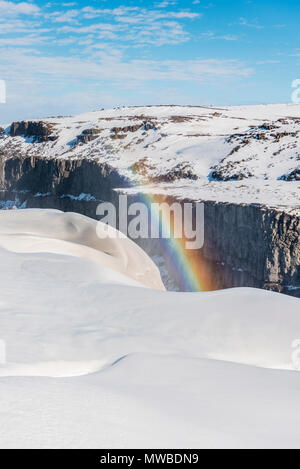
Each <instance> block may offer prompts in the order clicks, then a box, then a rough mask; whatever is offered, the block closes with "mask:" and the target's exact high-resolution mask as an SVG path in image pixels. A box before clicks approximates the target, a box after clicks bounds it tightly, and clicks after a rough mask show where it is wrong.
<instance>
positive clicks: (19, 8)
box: [0, 0, 40, 18]
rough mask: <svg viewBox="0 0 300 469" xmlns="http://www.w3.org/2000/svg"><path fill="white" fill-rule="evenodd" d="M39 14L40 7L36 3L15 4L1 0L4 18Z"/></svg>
mask: <svg viewBox="0 0 300 469" xmlns="http://www.w3.org/2000/svg"><path fill="white" fill-rule="evenodd" d="M39 12H40V9H39V7H38V6H36V5H35V4H34V3H29V2H21V3H14V2H6V1H2V0H0V15H1V17H2V18H4V17H8V16H17V15H36V14H37V13H39Z"/></svg>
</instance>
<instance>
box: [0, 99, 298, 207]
mask: <svg viewBox="0 0 300 469" xmlns="http://www.w3.org/2000/svg"><path fill="white" fill-rule="evenodd" d="M2 128H3V131H4V132H3V133H2V136H1V139H0V153H1V158H2V160H3V159H10V158H12V157H14V158H15V157H22V158H24V157H31V158H32V157H43V158H46V159H55V158H58V159H65V160H66V159H67V160H70V159H85V160H95V161H97V162H101V163H102V164H103V163H106V164H108V165H109V166H110V167H112V168H114V169H116V171H117V172H118V174H120V175H121V176H123V177H126V178H128V181H129V183H130V184H132V185H134V186H137V185H141V186H142V188H140V189H139V190H143V191H144V190H147V191H152V192H153V191H154V192H162V193H168V194H174V193H175V194H176V196H178V197H183V198H184V197H185V198H186V197H188V198H191V199H193V200H211V201H217V202H231V203H239V204H240V203H247V204H249V203H256V204H264V205H267V206H272V207H279V208H280V209H283V210H292V211H293V213H295V211H296V213H298V212H299V206H300V203H299V189H300V183H299V181H300V163H299V161H300V156H299V155H300V142H299V136H300V105H299V104H283V105H260V106H240V107H222V108H217V107H205V106H197V107H193V106H145V107H122V108H116V109H112V110H100V111H95V112H90V113H86V114H81V115H78V116H75V117H57V118H48V119H42V120H41V119H36V120H31V121H25V122H24V121H22V122H14V123H13V124H11V125H3V126H2ZM145 186H147V188H145ZM132 190H134V191H136V187H135V188H134V189H132ZM46 192H47V190H45V193H46ZM73 195H79V194H73Z"/></svg>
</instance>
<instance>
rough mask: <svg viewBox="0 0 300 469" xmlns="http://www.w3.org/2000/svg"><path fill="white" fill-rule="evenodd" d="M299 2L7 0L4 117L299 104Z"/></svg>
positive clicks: (1, 28)
mask: <svg viewBox="0 0 300 469" xmlns="http://www.w3.org/2000/svg"><path fill="white" fill-rule="evenodd" d="M299 17H300V2H299V0H286V1H282V0H272V1H269V0H265V1H264V2H261V1H257V0H252V1H251V0H234V1H224V0H189V1H187V0H169V1H168V0H158V1H141V0H129V1H122V0H118V1H117V0H87V1H81V0H79V1H74V2H73V1H72V0H66V1H65V3H64V2H55V1H54V2H52V1H50V2H48V1H39V0H33V1H23V2H19V1H2V0H0V80H5V82H6V87H7V100H6V104H0V122H2V123H9V122H11V121H12V120H17V119H23V118H33V117H46V116H56V115H71V114H76V113H80V112H85V111H90V110H95V109H100V108H111V107H116V106H124V105H147V104H189V105H245V104H247V105H249V104H261V103H279V102H280V103H286V102H290V101H291V94H292V91H293V89H292V88H291V84H292V82H293V81H294V80H296V79H300V42H299V36H300V29H299Z"/></svg>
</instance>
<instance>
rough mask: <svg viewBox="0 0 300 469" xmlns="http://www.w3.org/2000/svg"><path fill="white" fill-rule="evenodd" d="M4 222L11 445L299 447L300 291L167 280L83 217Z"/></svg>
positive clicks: (0, 215) (2, 441) (11, 215)
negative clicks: (203, 289)
mask: <svg viewBox="0 0 300 469" xmlns="http://www.w3.org/2000/svg"><path fill="white" fill-rule="evenodd" d="M0 227H1V228H0V247H1V251H0V255H1V263H0V285H1V298H0V325H1V327H0V330H1V335H0V339H1V340H2V341H3V343H5V344H6V354H7V363H3V364H1V365H0V376H1V378H0V384H1V386H0V418H1V422H2V425H1V429H0V446H1V447H5V448H7V447H26V448H28V447H41V448H45V447H52V448H53V447H65V448H70V447H82V448H85V447H95V448H97V447H98V448H99V447H104V448H105V447H111V448H114V447H124V448H126V447H137V446H138V447H160V448H162V447H189V448H191V447H209V448H211V447H227V448H228V447H236V448H238V447H297V446H298V445H299V442H298V437H297V435H298V428H299V415H300V401H299V392H300V374H299V373H298V371H297V370H298V365H299V359H298V350H297V347H298V345H297V344H298V342H297V339H299V338H300V315H299V299H296V298H291V297H287V296H284V295H280V294H276V293H271V292H266V291H261V290H255V289H235V290H227V291H219V292H209V293H172V292H165V291H160V289H161V283H160V278H159V274H158V272H157V270H156V268H155V267H154V266H153V264H152V262H151V261H150V260H149V259H147V256H146V255H144V254H142V253H141V251H140V249H138V248H136V246H135V245H133V244H131V243H129V242H127V241H126V243H125V244H123V245H122V244H121V245H115V244H114V242H113V244H109V245H108V246H109V248H108V251H109V252H108V251H107V249H106V248H107V247H106V246H105V248H104V247H103V246H102V247H100V245H98V244H97V243H98V242H99V241H97V240H96V238H95V237H94V234H93V230H94V228H95V226H94V224H91V221H90V220H89V219H87V218H86V217H82V216H78V215H77V216H76V215H69V214H66V215H64V214H62V213H60V212H57V211H39V210H24V211H12V212H0ZM117 241H118V242H119V241H120V240H117ZM121 241H122V240H121ZM122 242H123V241H122ZM91 252H92V254H91ZM97 253H98V254H97ZM104 254H105V255H104ZM121 254H122V255H121ZM125 254H126V259H127V260H126V262H125V261H124V256H125ZM94 256H95V257H94ZM110 256H111V257H113V258H114V259H113V262H110V261H109V260H108V259H109V258H110ZM116 259H117V261H116ZM126 265H127V268H126ZM142 267H143V268H142ZM137 274H138V275H137ZM151 285H152V286H153V285H154V286H155V289H153V288H149V286H151ZM146 286H147V287H148V288H146Z"/></svg>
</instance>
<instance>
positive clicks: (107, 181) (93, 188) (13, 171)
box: [0, 157, 126, 199]
mask: <svg viewBox="0 0 300 469" xmlns="http://www.w3.org/2000/svg"><path fill="white" fill-rule="evenodd" d="M125 184H126V180H125V179H124V178H122V177H121V176H120V175H119V173H118V172H117V171H116V170H115V169H113V168H112V167H111V166H109V165H108V164H107V163H103V164H101V163H98V162H95V161H88V160H86V159H62V158H57V159H55V158H54V159H46V158H36V157H25V158H18V157H14V158H8V159H1V158H0V190H2V191H8V192H11V191H17V192H24V191H29V192H31V193H33V194H35V193H39V194H49V195H52V196H57V197H60V196H62V195H74V196H77V195H80V194H81V193H82V192H85V193H88V194H92V195H93V196H94V197H95V198H96V199H103V198H104V199H107V198H109V197H110V193H111V192H112V190H113V189H114V188H116V187H122V186H124V185H125Z"/></svg>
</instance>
